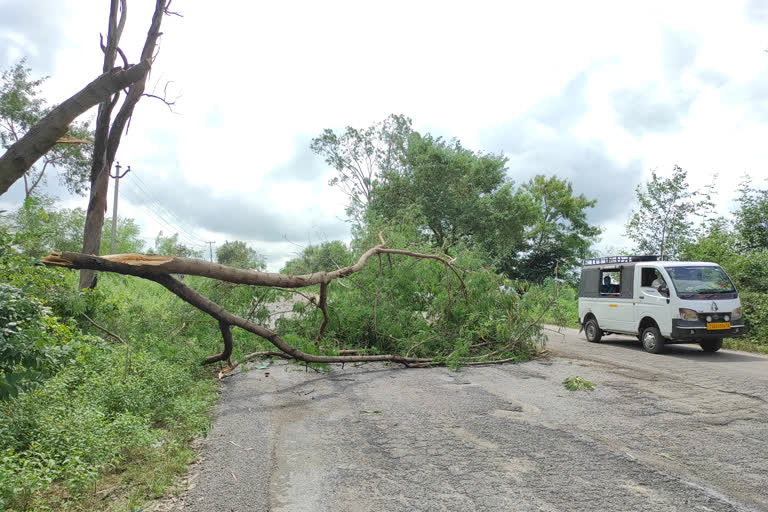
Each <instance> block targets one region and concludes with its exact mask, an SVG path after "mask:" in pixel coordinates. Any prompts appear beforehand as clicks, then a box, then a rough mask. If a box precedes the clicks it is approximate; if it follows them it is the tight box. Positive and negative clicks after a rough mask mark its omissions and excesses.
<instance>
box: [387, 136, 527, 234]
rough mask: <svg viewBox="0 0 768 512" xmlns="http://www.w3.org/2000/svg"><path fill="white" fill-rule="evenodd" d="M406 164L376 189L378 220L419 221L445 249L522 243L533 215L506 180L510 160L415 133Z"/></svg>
mask: <svg viewBox="0 0 768 512" xmlns="http://www.w3.org/2000/svg"><path fill="white" fill-rule="evenodd" d="M406 159H407V160H406V161H407V167H406V168H405V169H404V170H403V172H401V173H398V174H396V175H395V174H393V175H391V176H388V179H387V180H386V181H382V182H380V183H379V184H377V186H376V187H375V188H374V190H373V201H372V209H373V212H374V213H375V214H376V215H378V216H380V217H382V218H384V219H388V220H397V219H399V218H401V217H402V216H403V215H408V216H410V217H411V218H415V219H416V221H417V222H419V223H421V224H422V226H421V227H422V229H424V230H425V232H426V233H428V234H429V235H430V238H431V239H432V242H433V243H434V244H435V245H437V246H442V247H445V248H449V247H451V246H452V245H454V244H455V243H457V242H458V241H460V240H464V241H467V242H469V243H479V244H484V245H487V246H488V247H489V248H490V247H492V246H495V245H499V244H502V243H508V242H509V241H510V240H519V239H520V236H521V235H522V233H523V226H524V225H525V224H526V223H527V222H528V221H529V220H530V218H529V217H530V216H529V213H530V212H529V211H528V210H527V209H526V204H525V201H524V200H522V199H521V196H520V195H519V194H517V193H515V192H513V189H512V184H511V183H509V182H508V180H507V178H506V168H505V164H506V158H505V157H503V156H501V155H494V154H484V153H475V152H473V151H471V150H469V149H466V148H464V147H463V146H462V145H461V143H460V142H459V141H458V140H452V141H445V140H443V139H442V138H440V137H437V138H435V137H432V136H431V135H429V134H427V135H424V136H422V135H419V134H417V133H414V134H412V135H411V138H410V141H409V144H408V149H407V152H406Z"/></svg>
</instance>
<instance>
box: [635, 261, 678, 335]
mask: <svg viewBox="0 0 768 512" xmlns="http://www.w3.org/2000/svg"><path fill="white" fill-rule="evenodd" d="M635 282H636V288H635V289H636V292H635V296H636V298H637V301H636V305H635V329H634V331H635V332H637V330H638V327H637V326H638V325H640V321H641V320H642V319H643V318H645V317H650V318H653V320H654V321H655V322H656V324H657V325H658V326H659V330H660V331H661V334H662V335H664V336H669V335H670V334H671V333H672V316H671V313H670V305H669V303H668V300H669V298H668V297H666V296H665V295H662V294H661V293H660V292H659V291H658V289H656V288H655V287H654V286H653V285H658V284H662V283H663V284H665V285H666V286H667V287H668V288H669V284H668V283H669V279H668V278H667V277H665V274H664V272H663V270H662V269H660V268H658V267H652V266H640V265H638V266H637V273H636V275H635Z"/></svg>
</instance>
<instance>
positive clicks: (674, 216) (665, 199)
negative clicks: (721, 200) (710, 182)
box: [626, 165, 714, 259]
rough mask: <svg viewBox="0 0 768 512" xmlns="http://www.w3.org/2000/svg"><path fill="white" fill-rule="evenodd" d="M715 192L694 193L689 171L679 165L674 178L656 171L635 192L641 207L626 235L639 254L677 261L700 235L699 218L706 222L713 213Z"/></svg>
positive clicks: (628, 223) (699, 191) (707, 189)
mask: <svg viewBox="0 0 768 512" xmlns="http://www.w3.org/2000/svg"><path fill="white" fill-rule="evenodd" d="M711 189H712V186H710V187H705V188H704V189H699V190H696V191H691V190H690V188H689V185H688V182H687V172H686V171H684V170H683V169H682V168H681V167H679V166H677V165H676V166H675V167H674V169H673V171H672V176H671V177H670V178H661V177H659V176H658V175H657V174H656V171H653V173H652V174H651V180H650V181H648V182H646V184H645V186H644V187H643V186H640V185H638V187H637V188H636V189H635V193H636V195H637V206H636V208H635V209H634V210H633V211H632V214H631V215H630V217H629V220H628V221H627V224H626V234H627V236H628V237H629V238H630V239H632V240H634V241H635V243H636V244H637V245H636V250H637V252H640V253H645V254H657V255H660V256H661V257H662V258H663V259H673V258H676V257H677V256H678V255H679V253H680V251H681V250H682V249H683V247H684V246H685V245H686V244H689V243H691V242H692V241H693V240H695V239H696V236H697V235H698V233H699V229H698V227H697V226H696V224H695V219H699V220H703V219H705V218H706V217H707V216H708V215H709V214H710V213H711V211H712V208H713V206H714V204H713V202H712V193H711Z"/></svg>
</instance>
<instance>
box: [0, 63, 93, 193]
mask: <svg viewBox="0 0 768 512" xmlns="http://www.w3.org/2000/svg"><path fill="white" fill-rule="evenodd" d="M30 72H31V69H29V68H27V67H26V62H25V60H23V59H22V60H21V61H19V62H18V63H16V64H15V65H14V66H13V67H11V68H10V69H8V70H6V71H4V72H3V74H2V78H0V143H1V144H2V147H3V148H4V149H7V148H8V147H10V146H11V145H12V144H14V143H16V142H17V141H18V140H19V139H21V137H23V136H24V135H25V134H26V133H27V132H28V131H29V130H30V128H32V126H34V125H35V124H36V123H37V122H38V121H39V120H40V119H42V118H43V117H44V116H45V115H46V114H48V112H50V110H52V108H53V107H48V106H46V102H45V100H43V99H42V98H40V97H39V88H40V87H41V86H42V84H43V82H45V80H46V78H41V79H38V80H32V79H31V78H30ZM64 137H65V138H70V139H78V140H86V141H91V140H92V139H93V134H92V132H91V131H90V129H89V127H88V123H72V124H71V125H70V127H69V130H68V132H67V134H65V136H64ZM91 152H92V147H91V144H83V143H60V144H57V145H56V146H54V148H53V149H51V150H50V151H49V152H48V153H47V154H46V155H44V156H43V159H42V162H41V163H42V165H38V166H37V167H33V168H31V169H30V170H28V171H27V172H26V173H25V174H24V185H25V191H26V196H27V198H29V197H30V196H31V195H32V193H33V192H34V190H35V189H36V188H37V186H38V185H39V184H40V183H42V182H43V181H45V171H46V169H47V168H48V167H49V166H50V167H52V168H56V169H57V170H59V172H60V174H59V178H60V181H61V182H62V183H63V184H65V185H66V186H67V188H68V189H69V191H70V192H72V193H75V194H84V193H85V190H86V188H85V187H86V184H87V182H88V174H89V171H90V162H91Z"/></svg>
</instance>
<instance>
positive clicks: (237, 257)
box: [216, 240, 266, 270]
mask: <svg viewBox="0 0 768 512" xmlns="http://www.w3.org/2000/svg"><path fill="white" fill-rule="evenodd" d="M216 261H217V262H218V263H221V264H222V265H229V266H230V267H237V268H252V269H256V270H264V269H265V268H266V262H265V260H264V257H263V256H261V255H260V254H258V253H257V252H256V251H255V250H253V249H251V248H250V247H248V246H247V245H246V244H245V242H241V241H240V240H235V241H234V242H224V244H223V245H222V246H221V247H219V248H218V249H216Z"/></svg>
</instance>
